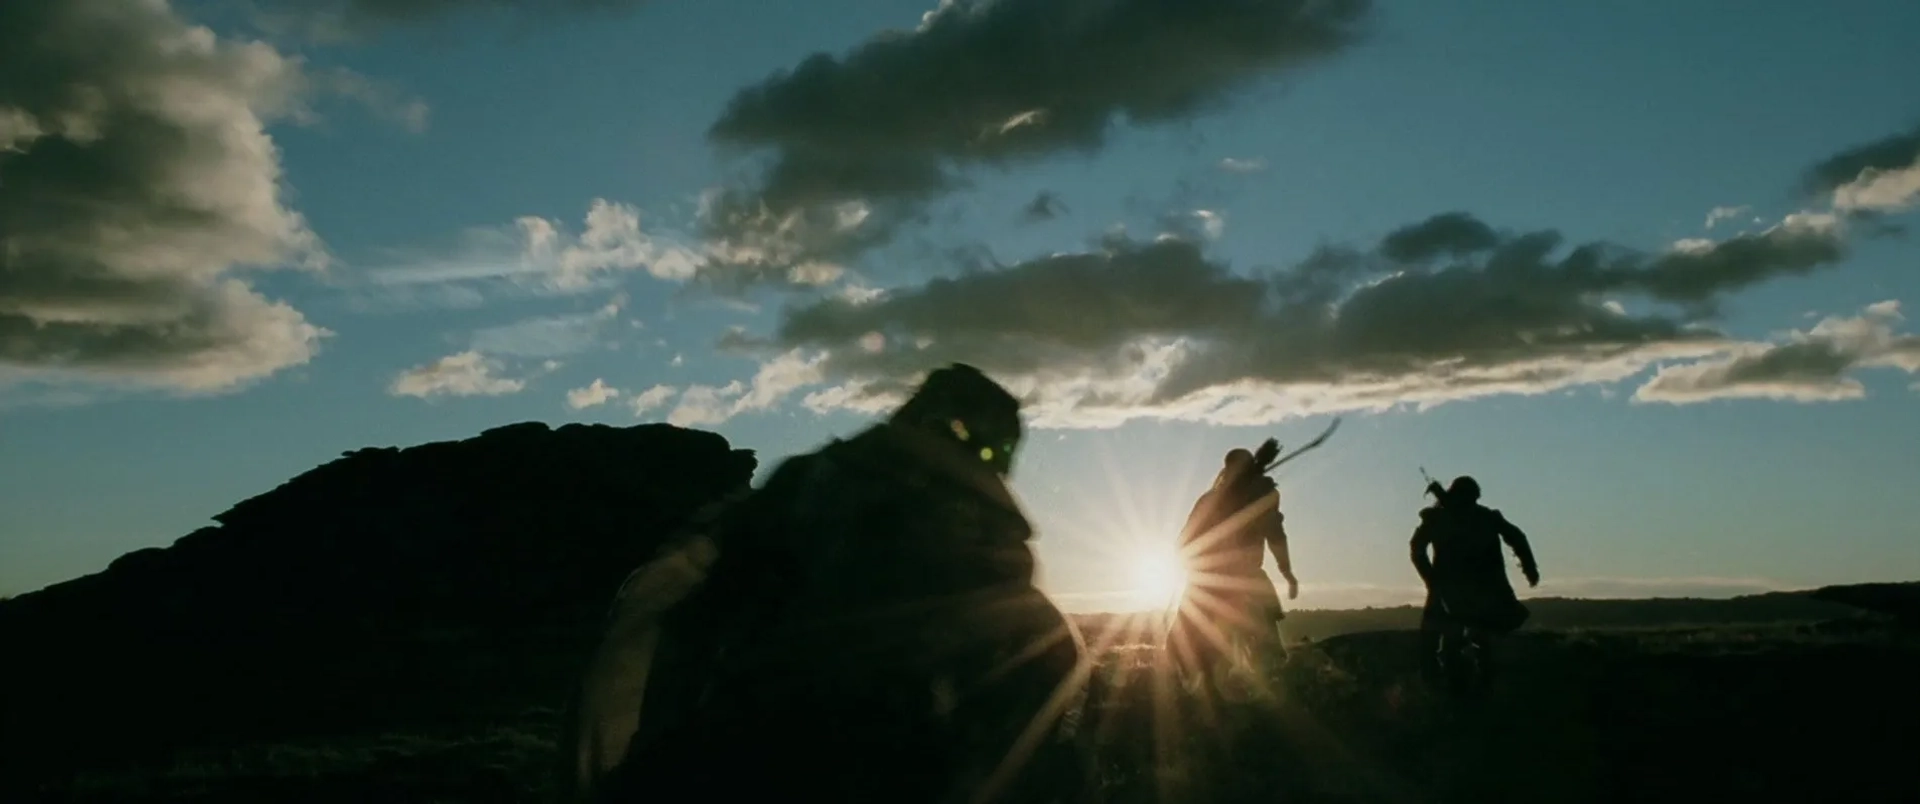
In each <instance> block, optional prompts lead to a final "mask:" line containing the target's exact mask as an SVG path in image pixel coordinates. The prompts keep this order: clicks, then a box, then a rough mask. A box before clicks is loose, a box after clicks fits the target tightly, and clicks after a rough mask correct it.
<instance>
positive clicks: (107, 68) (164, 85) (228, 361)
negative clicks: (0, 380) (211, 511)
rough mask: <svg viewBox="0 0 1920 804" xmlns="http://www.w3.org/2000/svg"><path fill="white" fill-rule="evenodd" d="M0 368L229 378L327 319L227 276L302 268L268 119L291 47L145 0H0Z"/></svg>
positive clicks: (292, 64)
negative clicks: (285, 51)
mask: <svg viewBox="0 0 1920 804" xmlns="http://www.w3.org/2000/svg"><path fill="white" fill-rule="evenodd" d="M0 76H7V79H6V80H0V162H4V176H5V178H4V179H3V180H0V232H4V233H6V240H5V245H4V247H0V265H3V266H4V267H0V368H5V369H11V370H12V371H10V372H9V373H10V374H12V375H13V376H14V377H16V378H24V379H25V380H27V381H32V382H38V383H51V384H67V383H81V384H96V385H106V386H118V387H123V388H148V389H153V388H159V389H167V390H176V391H185V392H190V393H207V392H220V391H227V390H233V389H237V388H239V387H242V386H244V385H245V384H247V383H250V382H252V381H256V380H259V379H261V378H264V377H267V376H270V375H272V374H275V373H277V372H279V371H281V370H283V369H286V368H288V367H291V366H298V365H301V364H304V363H306V362H308V361H309V360H311V359H312V358H313V356H314V355H315V354H317V353H318V351H319V346H320V343H321V341H322V339H324V338H325V337H326V336H328V335H329V334H330V333H329V332H328V331H327V330H325V329H322V328H320V327H317V326H314V325H313V324H311V323H309V322H308V321H307V320H306V319H305V317H304V316H302V315H301V313H300V312H299V311H297V310H295V309H294V308H292V307H290V306H288V305H287V304H286V303H284V302H277V301H273V300H270V299H268V298H266V297H265V296H263V295H262V294H261V293H259V292H258V291H256V290H255V289H254V288H253V287H252V286H251V285H250V284H248V282H247V281H246V280H245V279H243V278H242V277H241V272H242V271H243V270H246V269H276V268H286V267H295V266H297V267H305V268H308V269H312V270H322V269H324V268H325V267H326V264H327V254H326V251H325V249H324V248H323V247H322V245H321V243H320V240H319V238H318V237H317V236H315V235H314V233H313V232H312V231H311V230H310V229H308V227H307V223H306V221H305V219H304V218H303V217H302V216H301V215H300V214H299V213H298V212H296V211H294V210H293V209H291V208H290V207H289V206H288V204H287V202H286V198H285V188H284V187H283V185H282V171H281V165H280V158H279V150H278V148H277V147H276V145H275V144H274V142H273V140H272V139H271V138H270V137H269V136H268V135H267V133H266V126H267V125H268V123H269V121H272V120H276V119H287V118H292V119H294V120H296V121H298V120H300V119H306V118H309V117H310V114H309V112H308V110H307V109H306V107H305V102H306V100H307V99H308V97H309V96H310V95H311V94H312V93H313V92H315V91H316V90H317V89H318V87H317V85H316V82H315V80H314V77H313V76H310V75H308V74H307V73H305V72H304V71H303V69H302V65H301V62H300V61H298V60H297V59H292V58H288V57H286V56H284V55H282V54H281V53H279V52H278V51H276V50H274V49H273V48H272V47H270V46H268V45H266V44H263V43H258V42H240V41H233V40H229V39H222V38H221V37H219V36H217V35H215V34H214V32H213V31H211V30H209V29H207V28H204V27H200V26H195V25H190V24H188V23H187V22H186V21H184V20H183V19H181V18H180V16H179V15H178V14H176V13H175V12H174V10H173V9H172V8H170V7H169V6H168V4H166V3H161V2H151V1H149V2H125V1H124V0H5V2H0Z"/></svg>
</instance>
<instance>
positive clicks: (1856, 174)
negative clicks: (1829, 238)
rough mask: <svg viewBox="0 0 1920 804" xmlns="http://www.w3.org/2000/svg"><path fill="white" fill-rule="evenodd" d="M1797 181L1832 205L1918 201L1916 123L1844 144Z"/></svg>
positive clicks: (1866, 207) (1900, 205)
mask: <svg viewBox="0 0 1920 804" xmlns="http://www.w3.org/2000/svg"><path fill="white" fill-rule="evenodd" d="M1802 187H1803V189H1804V191H1805V192H1807V193H1808V194H1809V195H1821V194H1829V195H1830V197H1831V201H1832V204H1833V207H1834V209H1835V210H1838V211H1841V212H1858V213H1869V214H1871V213H1890V212H1900V211H1904V210H1907V209H1911V208H1913V207H1914V205H1915V204H1916V203H1920V126H1916V127H1914V128H1913V129H1912V130H1910V131H1905V132H1901V133H1898V134H1892V135H1889V136H1886V137H1883V138H1881V139H1878V140H1874V141H1873V142H1869V143H1864V144H1861V145H1857V146H1854V147H1852V148H1848V149H1846V150H1844V151H1841V152H1840V153H1837V154H1834V155H1833V156H1831V157H1828V158H1826V159H1824V160H1821V161H1820V162H1819V163H1817V164H1815V165H1814V166H1813V167H1811V168H1808V169H1807V172H1806V175H1805V177H1804V178H1803V179H1802Z"/></svg>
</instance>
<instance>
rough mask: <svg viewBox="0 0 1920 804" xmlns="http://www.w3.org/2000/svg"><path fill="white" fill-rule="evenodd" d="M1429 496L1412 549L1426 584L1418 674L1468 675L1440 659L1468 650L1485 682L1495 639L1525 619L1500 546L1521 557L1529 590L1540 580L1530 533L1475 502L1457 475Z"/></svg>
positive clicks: (1476, 492)
mask: <svg viewBox="0 0 1920 804" xmlns="http://www.w3.org/2000/svg"><path fill="white" fill-rule="evenodd" d="M1427 492H1428V493H1430V494H1432V495H1433V496H1434V498H1435V500H1436V502H1435V504H1434V505H1432V506H1429V507H1427V508H1424V509H1422V510H1421V511H1420V525H1419V526H1418V527H1417V528H1415V529H1414V532H1413V540H1412V542H1411V544H1410V546H1411V547H1412V552H1413V567H1414V570H1415V571H1417V572H1418V573H1419V574H1420V579H1421V580H1422V581H1424V582H1425V583H1426V585H1427V602H1426V608H1425V610H1424V611H1422V612H1421V617H1420V635H1421V643H1420V644H1421V660H1422V669H1423V671H1424V672H1426V673H1427V674H1428V676H1429V677H1430V678H1438V677H1440V675H1441V674H1443V673H1447V672H1449V671H1450V670H1460V671H1464V670H1469V668H1462V667H1457V666H1456V667H1452V668H1449V667H1448V666H1447V663H1446V661H1445V657H1447V656H1449V655H1452V656H1456V657H1464V656H1466V655H1467V654H1466V652H1465V651H1467V650H1471V651H1472V652H1473V653H1476V654H1477V658H1476V659H1475V660H1474V661H1476V662H1477V664H1478V668H1477V670H1475V671H1473V672H1478V673H1480V674H1481V676H1480V677H1481V678H1482V679H1484V678H1485V673H1486V672H1487V671H1489V670H1491V667H1492V665H1491V661H1492V648H1493V639H1494V638H1495V637H1498V636H1501V635H1504V634H1508V633H1511V632H1512V631H1514V630H1515V629H1518V628H1519V627H1520V626H1521V625H1523V624H1525V623H1526V621H1527V617H1528V616H1529V614H1530V613H1529V612H1528V611H1527V607H1526V604H1524V603H1521V602H1520V599H1519V597H1518V596H1516V595H1515V594H1514V592H1513V585H1512V584H1511V583H1510V582H1508V580H1507V569H1506V563H1505V562H1504V561H1503V560H1502V558H1501V555H1500V543H1501V542H1503V541H1504V542H1505V543H1506V544H1507V546H1508V547H1510V548H1512V550H1513V552H1514V555H1515V556H1516V557H1518V558H1519V560H1520V569H1521V572H1522V573H1523V574H1525V575H1526V578H1527V585H1529V586H1534V585H1538V584H1539V583H1540V570H1539V567H1538V565H1537V564H1535V563H1534V558H1533V548H1532V547H1531V546H1529V545H1528V544H1527V535H1526V534H1525V533H1523V532H1521V530H1520V529H1519V528H1518V527H1515V526H1514V524H1513V523H1511V522H1508V521H1507V518H1506V517H1505V516H1503V515H1501V513H1500V512H1499V511H1498V510H1496V509H1492V508H1488V507H1486V506H1484V505H1481V504H1480V484H1479V483H1478V482H1477V481H1475V480H1474V479H1473V478H1471V477H1468V476H1465V475H1462V476H1460V477H1457V478H1454V480H1453V483H1452V484H1451V485H1449V486H1447V487H1446V488H1441V487H1440V484H1439V483H1438V482H1434V481H1429V482H1428V484H1427ZM1429 549H1431V551H1432V553H1433V555H1432V557H1431V558H1429V556H1428V551H1429ZM1456 649H1461V650H1460V651H1456ZM1456 678H1459V677H1458V676H1456Z"/></svg>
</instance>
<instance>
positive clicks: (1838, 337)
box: [1633, 300, 1920, 404]
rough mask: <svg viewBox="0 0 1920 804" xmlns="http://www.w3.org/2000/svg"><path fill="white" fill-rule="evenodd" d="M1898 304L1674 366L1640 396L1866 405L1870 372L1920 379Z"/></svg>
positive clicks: (1915, 347)
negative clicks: (1864, 379)
mask: <svg viewBox="0 0 1920 804" xmlns="http://www.w3.org/2000/svg"><path fill="white" fill-rule="evenodd" d="M1901 320H1902V316H1901V315H1900V304H1899V302H1897V301H1891V300H1889V301H1882V302H1878V303H1875V304H1871V305H1868V306H1867V307H1866V309H1864V310H1862V311H1861V314H1860V315H1858V316H1854V317H1849V318H1841V317H1829V318H1826V319H1823V320H1821V321H1820V322H1819V323H1818V324H1815V325H1814V326H1813V327H1812V328H1811V329H1808V330H1805V331H1795V332H1789V333H1786V335H1785V336H1784V338H1783V339H1782V340H1781V341H1780V342H1777V343H1749V344H1742V345H1740V346H1739V347H1737V348H1735V349H1733V350H1732V351H1731V352H1730V353H1729V354H1727V355H1726V356H1723V357H1719V358H1717V359H1713V360H1705V361H1700V362H1694V363H1685V364H1681V365H1675V366H1666V367H1663V368H1661V369H1660V370H1659V371H1658V372H1657V373H1655V374H1654V376H1653V378H1652V379H1651V380H1649V381H1647V383H1646V384H1645V385H1642V386H1641V387H1640V389H1639V390H1638V391H1636V392H1635V393H1634V397H1633V398H1634V400H1635V401H1639V402H1667V403H1671V404H1687V403H1693V402H1704V401H1708V400H1712V399H1775V400H1786V401H1794V402H1832V401H1840V400H1847V399H1858V398H1861V397H1863V396H1865V395H1866V387H1865V386H1864V385H1862V384H1861V383H1860V381H1859V380H1857V379H1855V378H1854V377H1853V376H1852V375H1853V374H1854V372H1856V371H1858V370H1859V369H1863V368H1893V369H1898V370H1900V371H1904V372H1906V373H1908V374H1915V373H1920V336H1916V335H1901V334H1897V333H1895V332H1894V331H1893V327H1894V325H1895V324H1896V323H1897V322H1899V321H1901Z"/></svg>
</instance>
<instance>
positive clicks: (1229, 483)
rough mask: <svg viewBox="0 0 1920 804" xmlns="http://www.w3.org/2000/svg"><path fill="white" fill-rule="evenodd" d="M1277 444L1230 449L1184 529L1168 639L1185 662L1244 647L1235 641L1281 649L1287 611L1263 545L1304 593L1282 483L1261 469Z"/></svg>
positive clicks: (1207, 661) (1212, 659)
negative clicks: (1181, 575)
mask: <svg viewBox="0 0 1920 804" xmlns="http://www.w3.org/2000/svg"><path fill="white" fill-rule="evenodd" d="M1279 451H1280V445H1279V443H1278V442H1276V441H1274V440H1273V439H1268V440H1267V441H1266V442H1265V443H1263V444H1261V445H1260V450H1259V453H1258V454H1255V453H1253V452H1249V451H1247V450H1244V449H1235V450H1231V451H1229V452H1228V453H1227V455H1226V459H1225V461H1224V462H1223V465H1222V466H1221V469H1220V472H1219V474H1217V475H1215V477H1214V480H1213V486H1212V488H1210V489H1208V490H1207V492H1206V493H1205V494H1202V495H1201V496H1200V499H1199V500H1198V501H1196V502H1195V503H1194V506H1193V510H1192V512H1190V513H1189V514H1188V516H1187V523H1186V526H1185V527H1183V528H1181V531H1180V553H1181V556H1182V558H1183V559H1184V561H1185V562H1186V566H1187V585H1186V590H1185V592H1184V593H1183V594H1182V598H1181V601H1180V605H1179V608H1178V609H1177V610H1176V612H1175V615H1174V621H1173V625H1172V628H1171V630H1170V633H1169V634H1168V645H1169V647H1170V648H1171V649H1172V650H1173V651H1174V656H1175V658H1176V659H1178V660H1179V661H1181V662H1183V663H1195V664H1198V665H1199V666H1210V665H1216V664H1217V663H1218V661H1219V660H1220V659H1222V658H1224V657H1225V654H1226V653H1227V652H1228V651H1232V650H1238V649H1239V648H1238V646H1236V645H1235V644H1233V643H1239V645H1244V646H1245V647H1246V648H1247V649H1249V650H1253V651H1258V652H1276V651H1280V650H1283V649H1284V648H1283V646H1282V644H1281V642H1280V634H1279V622H1280V620H1282V619H1284V618H1285V617H1286V613H1285V611H1283V610H1282V607H1281V604H1280V596H1279V594H1278V593H1276V591H1275V590H1274V587H1273V582H1272V581H1271V580H1270V579H1268V577H1267V574H1266V573H1265V572H1264V571H1262V570H1261V569H1260V564H1261V562H1262V561H1263V560H1264V559H1265V558H1266V551H1268V550H1272V551H1273V559H1274V563H1275V564H1276V565H1278V567H1279V569H1280V575H1281V577H1283V578H1286V580H1287V597H1288V599H1292V598H1294V597H1297V596H1298V595H1299V594H1300V583H1299V581H1298V580H1297V579H1296V578H1294V576H1293V557H1292V555H1291V554H1290V552H1289V550H1288V549H1287V529H1286V526H1285V524H1284V523H1285V516H1284V515H1283V514H1281V513H1280V489H1279V486H1278V485H1277V484H1276V483H1274V482H1273V479H1272V478H1269V477H1267V476H1266V474H1265V473H1264V472H1262V471H1261V467H1262V466H1265V465H1267V464H1269V463H1271V462H1272V461H1273V459H1274V457H1275V456H1277V455H1278V454H1279ZM1221 637H1225V639H1224V640H1222V639H1221ZM1222 641H1225V642H1227V643H1229V644H1224V645H1223V644H1220V643H1221V642H1222Z"/></svg>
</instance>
